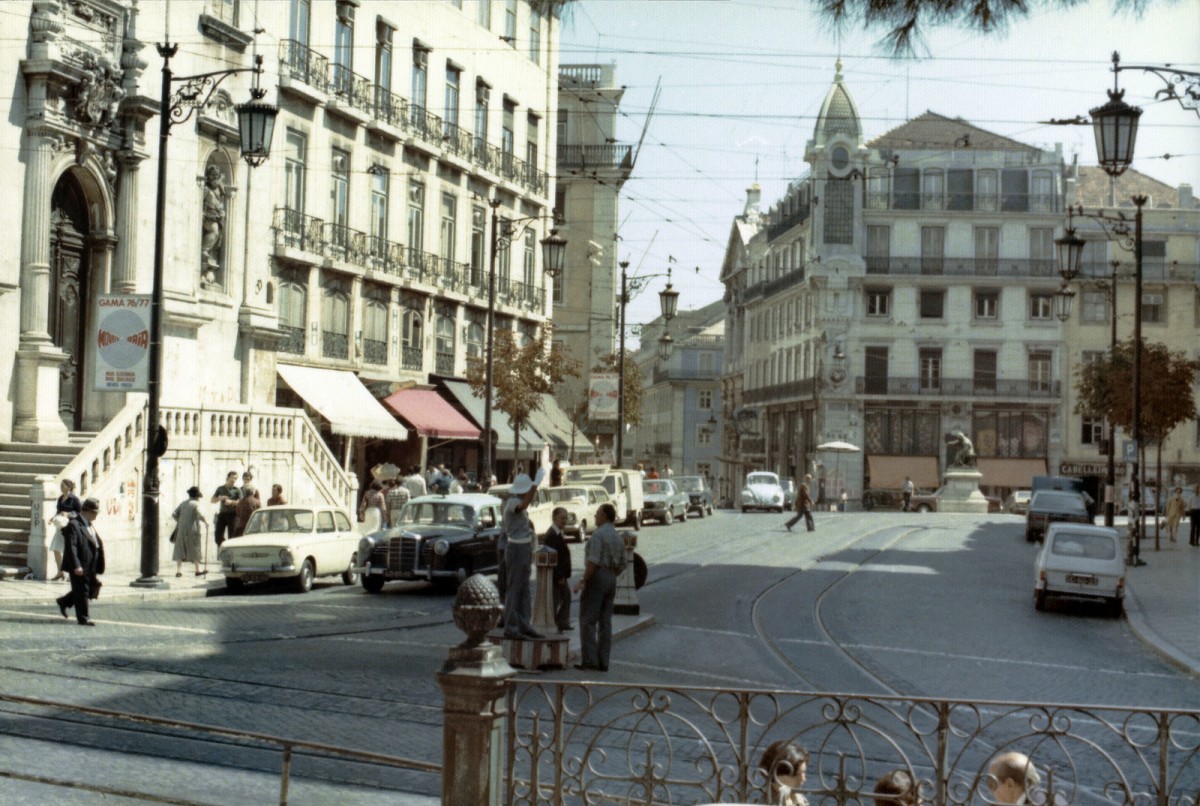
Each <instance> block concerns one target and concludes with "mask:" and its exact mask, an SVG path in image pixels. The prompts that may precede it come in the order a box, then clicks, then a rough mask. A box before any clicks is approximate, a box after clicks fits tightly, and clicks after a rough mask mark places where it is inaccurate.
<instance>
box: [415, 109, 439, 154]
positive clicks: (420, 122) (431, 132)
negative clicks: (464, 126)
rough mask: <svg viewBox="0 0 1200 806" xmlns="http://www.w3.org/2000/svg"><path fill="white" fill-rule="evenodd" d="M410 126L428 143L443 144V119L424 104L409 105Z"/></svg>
mask: <svg viewBox="0 0 1200 806" xmlns="http://www.w3.org/2000/svg"><path fill="white" fill-rule="evenodd" d="M408 128H409V131H411V132H412V133H413V134H415V135H416V136H417V137H420V138H421V139H422V140H424V141H425V142H427V143H433V144H435V145H441V142H442V133H443V132H442V119H441V118H440V117H438V116H437V115H435V114H433V113H432V112H430V111H429V110H428V109H426V108H425V107H423V106H418V105H417V104H414V103H410V104H409V105H408Z"/></svg>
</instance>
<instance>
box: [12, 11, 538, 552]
mask: <svg viewBox="0 0 1200 806" xmlns="http://www.w3.org/2000/svg"><path fill="white" fill-rule="evenodd" d="M561 6H562V4H561V3H542V2H529V1H528V0H465V2H461V1H460V2H443V1H442V0H428V1H425V0H411V1H410V2H405V3H394V2H383V0H374V1H372V0H279V1H278V2H250V1H249V0H191V1H189V0H174V2H171V3H169V4H168V3H146V2H142V3H136V2H132V0H78V1H77V2H70V3H64V2H60V1H59V0H32V1H31V2H9V3H6V4H5V9H4V10H5V13H4V15H3V16H2V19H0V29H2V30H3V34H4V35H3V38H2V43H0V70H3V71H5V83H6V86H10V87H13V88H14V96H15V97H14V99H13V102H12V108H11V112H10V114H9V116H8V118H7V125H6V126H4V127H2V128H0V138H2V140H3V143H2V145H3V153H4V154H6V155H8V156H7V159H8V162H7V168H8V170H6V171H5V172H4V180H3V181H4V182H5V184H6V187H7V190H8V197H9V198H10V208H9V209H10V220H12V221H14V222H15V221H20V222H21V224H20V233H19V236H18V234H17V233H16V232H15V231H14V233H13V237H14V243H13V248H11V249H9V250H6V251H5V252H4V254H3V256H0V342H2V343H3V344H4V346H5V347H6V349H5V350H3V352H2V355H3V356H4V357H3V358H0V378H3V379H4V380H5V381H6V384H5V389H6V394H5V395H4V396H3V397H2V398H0V442H2V443H3V444H0V450H3V451H5V452H9V453H16V454H17V455H18V456H20V457H26V456H30V455H34V456H37V457H39V459H38V461H37V462H32V461H30V462H28V463H27V466H28V468H29V472H22V473H18V474H16V475H12V474H7V473H6V474H5V475H4V477H3V478H0V485H2V486H3V489H4V492H5V496H4V497H3V499H0V510H2V511H0V566H10V567H14V566H15V567H16V568H18V569H21V568H23V567H30V568H33V570H34V571H35V573H40V572H41V571H42V570H44V567H45V562H46V560H45V556H46V551H45V545H44V544H45V536H44V535H41V534H39V527H37V525H36V522H37V521H38V519H37V518H36V517H35V518H33V521H34V522H35V525H34V527H33V528H32V530H31V529H30V527H29V526H28V522H29V520H30V519H29V516H28V498H27V495H28V491H29V490H30V489H31V488H30V485H31V484H32V485H34V487H35V488H36V489H37V490H41V491H42V493H44V495H45V496H46V497H47V498H48V499H50V500H52V498H53V495H56V494H57V483H58V481H60V480H61V479H63V478H70V479H72V480H74V481H75V482H76V484H77V488H78V489H77V492H79V493H80V494H81V495H92V496H95V497H98V498H100V499H101V501H102V504H103V506H104V511H105V517H106V519H107V520H108V524H107V530H106V536H109V539H108V542H109V544H110V546H109V548H110V556H109V561H110V567H114V568H120V567H126V568H132V567H136V557H137V553H138V540H139V538H140V535H139V534H137V532H138V531H139V530H138V522H139V518H140V507H141V503H140V491H141V484H142V480H141V478H140V472H141V467H142V464H143V450H144V443H145V433H146V431H147V429H148V428H149V424H148V423H146V422H145V395H139V394H133V393H125V392H102V391H96V389H95V385H94V383H93V377H94V375H95V372H96V366H97V348H96V346H95V343H94V342H95V340H94V338H92V335H93V334H94V331H95V327H96V316H97V313H96V307H95V306H96V301H97V299H98V297H99V296H101V295H104V294H111V293H139V294H149V293H150V291H151V286H152V266H153V263H154V261H153V255H154V214H155V209H156V206H157V205H158V204H160V203H161V204H162V205H163V206H164V209H165V212H166V227H165V229H166V237H165V239H164V248H165V260H164V264H165V272H164V274H165V277H164V293H165V306H164V309H163V331H164V352H163V354H164V362H163V364H164V370H163V383H162V394H161V400H162V408H163V422H164V424H165V425H166V426H167V430H168V435H169V438H170V443H169V450H168V452H167V454H166V455H165V456H164V458H163V464H162V474H163V476H162V490H163V499H162V510H163V512H164V516H165V515H166V514H167V513H169V512H170V511H171V510H172V509H173V507H174V503H175V502H177V501H178V500H179V499H181V498H182V497H183V494H184V490H186V489H187V487H189V486H191V485H192V484H198V485H199V486H200V487H201V488H203V489H204V490H205V491H206V495H207V491H208V490H210V489H211V488H213V487H215V486H216V485H217V484H219V483H220V481H221V480H222V479H223V478H224V474H225V471H226V470H227V469H235V470H239V471H240V470H242V469H245V468H247V467H251V468H253V469H254V471H255V477H256V482H257V483H258V484H259V486H260V487H262V488H263V489H264V490H268V489H269V486H270V484H272V483H282V484H283V485H284V488H285V491H286V492H287V493H288V495H289V498H290V499H291V500H293V501H302V500H306V499H309V500H314V501H329V502H336V503H340V504H342V505H345V506H348V507H351V508H353V507H354V506H355V505H356V503H357V498H356V495H357V494H356V489H357V487H358V484H359V481H360V480H362V479H365V478H369V476H366V475H365V474H366V472H367V468H369V467H370V466H371V465H372V464H373V463H374V462H375V461H379V460H381V459H385V458H388V457H391V456H395V455H397V452H398V451H403V450H404V448H405V446H406V438H411V437H412V436H414V435H413V434H412V433H411V432H408V431H407V430H406V429H405V428H404V427H403V426H402V425H400V424H399V423H398V422H397V421H396V420H395V418H394V417H392V416H391V415H390V413H388V412H386V411H385V410H383V409H382V408H380V407H379V404H378V403H377V402H376V399H377V398H379V397H382V393H386V391H387V390H389V389H393V388H400V387H403V386H406V385H414V384H428V383H430V382H431V381H432V380H437V379H439V378H445V377H461V376H462V375H463V373H464V371H465V366H466V360H467V358H468V357H469V356H478V355H482V354H483V351H484V345H485V334H486V324H487V313H486V312H487V307H488V266H489V257H490V254H489V251H490V250H489V247H490V239H491V236H492V232H491V229H490V228H491V206H490V205H492V204H495V205H496V210H497V212H498V215H499V217H500V218H501V219H518V218H526V217H528V218H532V219H541V220H534V221H532V223H531V224H530V225H529V226H528V227H526V228H525V229H524V230H523V231H521V233H520V234H519V235H518V236H517V237H515V238H514V239H513V240H512V242H511V243H510V244H506V243H502V246H501V249H500V250H499V252H498V255H497V258H498V259H497V263H496V265H497V284H496V319H495V323H496V325H495V326H496V328H497V330H500V329H511V330H513V331H515V332H516V333H517V334H518V338H529V337H532V336H533V335H534V334H535V333H537V332H538V331H539V329H541V328H543V327H544V326H545V325H546V322H547V321H548V318H549V312H550V303H549V298H550V296H551V295H552V293H553V291H552V287H553V283H552V282H551V281H550V280H549V279H548V278H547V277H545V276H544V274H543V272H542V266H541V250H540V248H539V246H538V242H539V241H540V240H541V239H542V238H544V237H545V235H546V234H547V232H548V229H549V227H548V225H547V223H546V221H545V219H546V218H547V217H548V214H549V208H550V193H551V191H552V188H553V172H554V154H555V128H554V126H553V125H551V123H552V122H553V121H554V120H555V108H556V103H557V93H556V87H557V85H556V83H555V82H556V80H557V43H558V26H559V20H558V16H557V15H558V12H559V11H560V10H561ZM256 29H257V30H259V31H260V32H259V33H257V35H256V34H255V31H256ZM164 40H167V41H170V42H177V43H178V44H179V45H180V47H179V50H178V53H177V54H176V55H175V57H174V58H173V59H172V61H171V68H172V70H173V71H174V73H175V75H176V76H191V75H197V74H202V73H208V72H213V71H220V70H226V69H231V68H248V67H251V66H252V65H253V57H254V55H256V54H257V55H261V56H262V57H263V58H264V64H263V67H264V73H263V75H262V78H261V83H262V86H263V87H264V88H265V89H267V90H268V93H267V97H266V99H265V100H266V101H267V102H269V103H273V104H277V105H278V106H279V109H280V112H279V115H278V119H277V120H276V123H275V130H274V137H273V143H272V151H271V156H270V158H269V159H268V160H267V161H266V162H265V163H264V164H263V165H262V166H261V167H259V168H256V169H250V168H249V167H248V166H247V165H246V164H245V163H244V162H242V160H241V159H240V158H239V154H238V132H237V119H236V115H235V112H234V106H235V105H236V104H239V103H242V102H244V101H247V100H249V89H250V87H251V85H252V82H253V76H252V75H251V74H249V73H239V74H237V75H233V76H229V77H227V78H225V79H223V80H222V81H221V82H220V85H219V88H217V89H216V91H215V92H214V93H213V94H212V95H211V97H210V98H209V100H208V103H206V104H205V105H203V106H200V107H195V108H193V107H184V109H185V110H186V111H188V112H189V113H190V114H189V115H187V117H186V119H185V120H183V121H182V122H180V123H178V124H176V125H174V126H173V127H172V129H171V132H170V150H169V161H168V165H167V173H168V179H167V187H166V192H165V194H164V195H163V198H162V199H161V200H160V199H159V198H158V197H157V193H156V184H155V174H156V167H157V157H158V138H157V137H156V134H157V131H158V125H159V122H158V120H157V119H156V118H157V117H158V114H159V96H160V91H161V89H160V88H161V83H160V82H161V80H160V72H159V68H160V66H161V59H160V58H159V57H158V56H157V55H156V53H155V48H154V47H153V44H154V43H157V42H162V41H164ZM183 86H184V85H183V84H182V83H176V84H175V85H174V86H173V90H179V89H180V88H181V87H183ZM200 97H203V95H201V96H200ZM368 388H369V389H370V390H371V391H372V392H374V393H375V394H369V393H368ZM30 446H36V447H30ZM498 450H499V451H500V452H501V453H502V452H503V450H504V445H503V444H500V445H499V446H498ZM510 450H511V449H510ZM23 461H25V460H24V459H18V460H16V461H15V462H14V464H20V463H21V462H23ZM463 461H464V462H465V463H467V464H468V465H469V466H471V467H474V463H473V461H472V456H468V455H464V456H463ZM14 495H15V496H16V497H15V498H14V497H13V496H14ZM22 499H23V500H22ZM35 499H36V495H35ZM37 505H38V504H37V501H36V500H35V506H37ZM10 509H11V510H12V511H11V512H10V511H9V510H10ZM18 510H19V512H18ZM22 524H24V525H22ZM162 531H163V535H164V537H163V541H164V548H166V549H169V546H167V545H166V542H165V541H166V537H165V536H166V535H167V534H169V532H170V530H169V528H168V529H164V530H162ZM160 556H169V553H167V552H166V551H165V550H160Z"/></svg>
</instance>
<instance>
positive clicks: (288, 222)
mask: <svg viewBox="0 0 1200 806" xmlns="http://www.w3.org/2000/svg"><path fill="white" fill-rule="evenodd" d="M273 227H274V229H275V245H276V246H290V247H292V248H293V249H301V250H303V251H305V252H312V253H313V254H318V255H319V254H322V253H324V251H325V222H324V221H322V220H321V219H319V218H317V217H315V216H310V215H305V214H304V212H303V211H301V210H289V209H288V208H286V207H276V208H275V220H274V222H273Z"/></svg>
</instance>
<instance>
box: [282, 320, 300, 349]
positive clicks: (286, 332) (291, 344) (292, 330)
mask: <svg viewBox="0 0 1200 806" xmlns="http://www.w3.org/2000/svg"><path fill="white" fill-rule="evenodd" d="M279 332H280V333H282V334H283V339H281V340H280V342H279V348H278V349H279V352H281V353H289V354H291V355H304V328H302V327H292V326H291V325H284V324H281V325H280V326H279Z"/></svg>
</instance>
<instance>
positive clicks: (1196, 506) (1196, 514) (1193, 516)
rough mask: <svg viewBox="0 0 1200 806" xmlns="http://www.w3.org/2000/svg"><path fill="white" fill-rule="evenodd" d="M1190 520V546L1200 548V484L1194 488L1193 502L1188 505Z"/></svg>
mask: <svg viewBox="0 0 1200 806" xmlns="http://www.w3.org/2000/svg"><path fill="white" fill-rule="evenodd" d="M1188 519H1189V520H1190V521H1191V527H1192V530H1191V533H1190V536H1189V537H1188V545H1189V546H1200V484H1196V485H1194V486H1193V487H1192V500H1191V502H1190V503H1189V504H1188Z"/></svg>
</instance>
